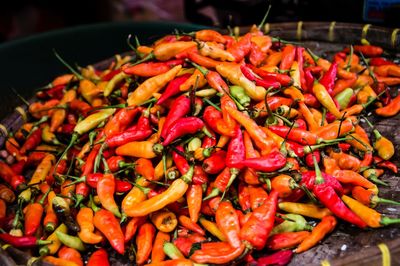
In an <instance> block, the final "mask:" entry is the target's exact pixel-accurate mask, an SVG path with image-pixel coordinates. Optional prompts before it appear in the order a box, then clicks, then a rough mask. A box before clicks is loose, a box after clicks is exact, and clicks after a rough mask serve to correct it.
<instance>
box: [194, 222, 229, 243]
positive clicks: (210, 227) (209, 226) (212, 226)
mask: <svg viewBox="0 0 400 266" xmlns="http://www.w3.org/2000/svg"><path fill="white" fill-rule="evenodd" d="M199 222H200V224H201V225H202V226H203V227H204V228H205V229H206V230H207V231H208V232H210V233H211V234H212V235H213V236H215V237H217V238H218V239H219V240H221V241H224V242H225V241H227V239H226V237H225V235H224V234H223V233H222V232H221V230H219V228H218V226H217V224H216V223H214V222H211V221H208V220H206V219H204V218H203V217H201V218H200V219H199Z"/></svg>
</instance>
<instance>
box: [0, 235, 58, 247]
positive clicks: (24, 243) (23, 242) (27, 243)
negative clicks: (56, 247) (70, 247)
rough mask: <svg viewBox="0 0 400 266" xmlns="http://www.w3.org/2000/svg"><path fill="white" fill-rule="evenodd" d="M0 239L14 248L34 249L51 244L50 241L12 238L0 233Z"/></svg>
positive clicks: (27, 237) (32, 238)
mask: <svg viewBox="0 0 400 266" xmlns="http://www.w3.org/2000/svg"><path fill="white" fill-rule="evenodd" d="M0 239H1V240H2V241H4V242H5V243H7V244H10V245H12V246H13V247H16V248H34V247H37V246H39V245H47V244H50V243H51V240H41V239H37V238H36V237H35V236H12V235H10V234H7V233H0Z"/></svg>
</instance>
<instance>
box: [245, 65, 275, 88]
mask: <svg viewBox="0 0 400 266" xmlns="http://www.w3.org/2000/svg"><path fill="white" fill-rule="evenodd" d="M240 70H241V71H242V73H243V75H244V76H245V77H246V78H247V79H248V80H250V81H253V82H255V83H256V85H257V86H261V87H264V88H270V87H272V88H274V89H278V88H280V87H281V84H280V83H279V82H278V81H276V78H271V77H270V78H268V79H260V78H257V77H256V76H255V75H254V74H253V73H252V72H251V70H250V69H249V68H248V67H247V66H246V65H244V64H242V65H240Z"/></svg>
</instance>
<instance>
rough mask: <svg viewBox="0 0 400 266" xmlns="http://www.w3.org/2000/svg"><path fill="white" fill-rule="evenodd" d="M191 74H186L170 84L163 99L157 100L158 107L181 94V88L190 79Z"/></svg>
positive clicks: (163, 94) (162, 96)
mask: <svg viewBox="0 0 400 266" xmlns="http://www.w3.org/2000/svg"><path fill="white" fill-rule="evenodd" d="M190 76H191V75H190V74H184V75H182V76H179V77H177V78H175V79H173V80H172V81H171V82H170V83H168V85H167V87H166V88H165V90H164V92H163V93H162V95H161V97H160V98H159V99H158V100H157V103H156V104H158V105H160V104H163V103H164V102H165V101H166V100H167V99H169V98H171V97H172V96H174V95H176V94H179V93H180V92H181V91H180V89H179V87H180V86H181V85H182V84H183V83H184V82H185V81H186V80H187V79H188V78H189V77H190Z"/></svg>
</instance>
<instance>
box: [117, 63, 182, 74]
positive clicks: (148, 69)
mask: <svg viewBox="0 0 400 266" xmlns="http://www.w3.org/2000/svg"><path fill="white" fill-rule="evenodd" d="M183 62H184V61H183V60H182V59H174V60H169V61H164V62H145V63H141V64H137V65H133V66H127V67H122V71H124V73H125V74H128V75H135V76H140V77H153V76H157V75H160V74H163V73H165V72H167V71H169V70H170V69H171V68H173V67H174V66H177V65H181V64H183Z"/></svg>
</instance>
